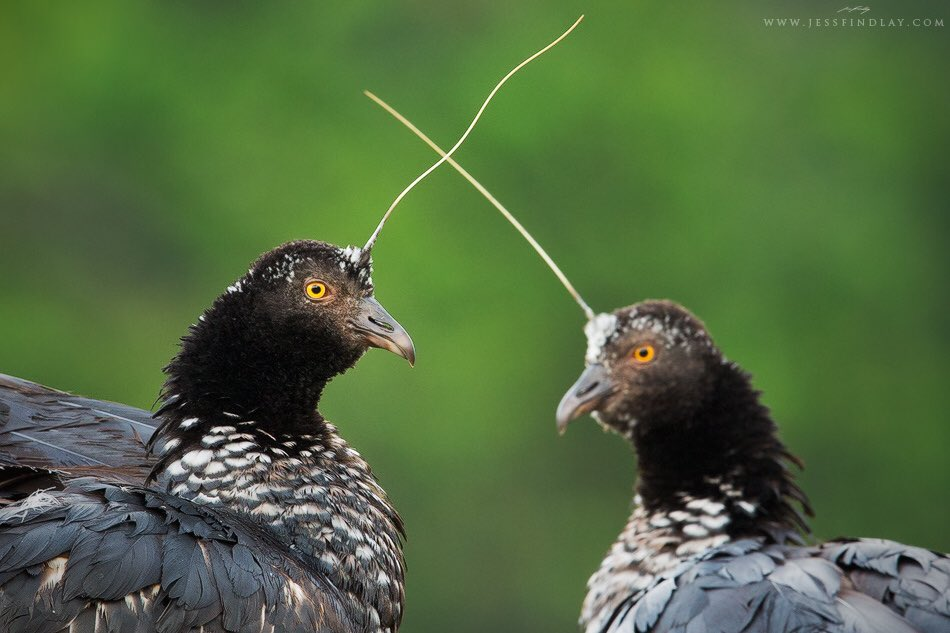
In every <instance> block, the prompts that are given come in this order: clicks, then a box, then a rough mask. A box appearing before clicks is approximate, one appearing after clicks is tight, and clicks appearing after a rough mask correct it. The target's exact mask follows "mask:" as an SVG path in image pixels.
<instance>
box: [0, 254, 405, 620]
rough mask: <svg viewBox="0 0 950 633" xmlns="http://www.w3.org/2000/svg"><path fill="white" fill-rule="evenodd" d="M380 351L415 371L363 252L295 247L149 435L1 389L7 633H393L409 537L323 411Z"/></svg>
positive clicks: (126, 421) (91, 408)
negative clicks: (324, 399)
mask: <svg viewBox="0 0 950 633" xmlns="http://www.w3.org/2000/svg"><path fill="white" fill-rule="evenodd" d="M369 347H377V348H382V349H386V350H388V351H391V352H393V353H395V354H397V355H398V356H401V357H403V358H404V359H406V360H407V361H409V363H410V364H412V363H414V362H415V348H414V346H413V343H412V340H411V338H410V337H409V335H408V333H407V332H406V330H405V329H404V328H403V327H402V326H401V325H400V324H399V323H398V322H397V321H396V320H395V319H394V318H393V317H392V316H391V315H390V314H389V313H388V312H387V311H386V310H385V309H384V308H383V307H382V305H381V304H380V303H379V302H378V301H377V300H376V298H375V288H374V285H373V281H372V260H371V258H370V256H369V252H368V249H365V248H363V249H360V248H357V247H346V248H340V247H338V246H335V245H333V244H329V243H326V242H320V241H315V240H300V241H294V242H289V243H286V244H283V245H281V246H279V247H277V248H275V249H273V250H271V251H268V252H266V253H264V254H263V255H261V256H260V258H258V259H257V260H256V261H255V262H254V263H253V264H252V265H251V267H250V269H249V270H248V272H247V273H246V274H245V275H243V276H242V277H241V278H240V279H238V280H237V281H235V282H234V283H233V284H232V285H230V286H229V287H228V288H227V289H226V291H225V292H223V293H222V294H221V295H220V296H218V297H217V298H216V299H215V300H214V302H213V303H212V305H211V306H210V307H209V308H208V309H207V310H205V311H204V313H203V314H201V316H199V318H198V321H197V322H196V323H195V324H194V325H192V326H191V328H190V329H189V331H188V332H187V334H186V335H185V336H184V337H183V338H182V341H181V346H180V349H179V351H178V353H177V355H176V356H175V357H174V358H173V359H172V360H171V362H170V363H169V364H168V366H167V367H166V368H165V373H166V382H165V385H164V388H163V390H162V392H161V396H160V406H159V408H158V410H157V412H156V414H155V417H154V419H151V418H150V416H149V414H148V413H147V412H145V411H141V410H138V409H135V408H133V407H128V406H125V405H119V404H115V403H108V402H101V401H96V400H91V399H86V398H81V397H75V396H70V395H68V394H65V393H63V392H59V391H56V390H53V389H49V388H46V387H42V386H40V385H37V384H35V383H30V382H28V381H23V380H19V379H14V378H11V377H4V378H3V379H2V380H0V425H2V426H3V429H2V432H0V436H2V437H3V442H4V444H3V447H2V448H0V482H2V486H3V491H4V492H3V495H2V496H3V498H4V503H3V505H2V507H0V630H3V631H9V632H10V633H16V632H21V631H22V632H27V631H29V632H34V631H35V632H44V633H45V632H49V633H59V632H66V631H69V632H86V631H89V632H92V631H97V632H98V631H117V632H122V633H126V632H130V633H131V632H146V631H162V632H167V633H173V632H184V631H202V632H204V633H218V632H221V633H223V632H225V631H227V632H241V633H245V632H251V631H253V632H255V633H261V632H265V631H290V632H304V631H307V632H311V631H319V632H327V633H330V632H332V633H356V632H363V633H383V632H386V633H394V632H395V631H397V630H398V627H399V624H400V622H401V619H402V612H403V603H404V575H405V563H404V558H403V552H402V544H403V540H404V538H405V531H404V526H403V522H402V519H401V518H400V516H399V514H398V512H397V511H396V509H395V508H394V506H393V504H392V503H391V502H390V500H389V498H388V496H387V495H386V493H385V491H384V490H383V489H382V487H381V486H380V485H379V483H378V482H377V480H376V478H375V476H374V475H373V473H372V470H371V469H370V467H369V465H368V464H367V463H366V461H365V460H364V459H363V458H362V457H361V456H360V454H359V453H358V452H357V451H356V450H354V449H353V448H352V447H350V446H349V444H347V442H346V441H345V440H344V439H343V438H342V437H341V436H340V434H339V432H338V431H337V428H336V427H335V426H334V425H333V424H332V423H331V422H330V421H328V420H327V419H325V418H324V417H323V416H322V415H321V414H320V412H319V410H318V404H319V401H320V397H321V394H322V392H323V390H324V388H325V387H326V385H327V383H328V382H329V381H330V380H332V379H333V378H334V377H335V376H337V375H339V374H341V373H344V372H345V371H347V370H348V369H349V368H351V367H352V366H354V365H355V364H356V362H357V361H358V360H359V358H360V357H361V356H362V355H363V354H364V353H365V352H366V351H367V349H368V348H369ZM11 438H12V439H11Z"/></svg>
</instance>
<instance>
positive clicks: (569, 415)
mask: <svg viewBox="0 0 950 633" xmlns="http://www.w3.org/2000/svg"><path fill="white" fill-rule="evenodd" d="M614 391H616V387H615V386H614V383H613V381H612V380H611V379H610V376H609V374H608V373H607V368H606V367H604V366H603V365H601V364H600V363H594V364H593V365H589V366H588V367H587V369H585V370H584V373H582V374H581V377H580V378H578V379H577V382H575V383H574V384H573V386H571V388H570V389H568V390H567V393H565V394H564V397H563V398H561V403H560V404H559V405H557V430H558V433H560V434H562V435H563V434H564V431H566V430H567V425H568V423H569V422H570V421H571V420H574V419H576V418H579V417H581V416H582V415H584V414H585V413H590V412H591V411H596V410H597V408H598V407H600V405H601V404H603V402H604V400H606V399H607V397H608V396H610V395H611V394H612V393H614Z"/></svg>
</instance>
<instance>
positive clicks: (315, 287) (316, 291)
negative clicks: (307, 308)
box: [306, 281, 329, 301]
mask: <svg viewBox="0 0 950 633" xmlns="http://www.w3.org/2000/svg"><path fill="white" fill-rule="evenodd" d="M306 289H307V298H308V299H311V300H313V301H319V300H321V299H326V298H327V294H328V292H329V290H328V289H327V285H326V284H325V283H323V282H322V281H308V282H307V286H306Z"/></svg>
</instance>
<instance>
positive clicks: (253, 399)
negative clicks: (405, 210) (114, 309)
mask: <svg viewBox="0 0 950 633" xmlns="http://www.w3.org/2000/svg"><path fill="white" fill-rule="evenodd" d="M369 347H379V348H383V349H387V350H389V351H391V352H393V353H395V354H397V355H399V356H402V357H403V358H405V359H406V360H408V361H409V362H410V363H413V362H414V361H415V350H414V348H413V345H412V340H411V339H410V338H409V335H408V334H407V333H406V331H405V330H404V329H403V328H402V326H400V325H399V323H397V322H396V320H395V319H393V318H392V317H391V316H390V315H389V313H387V312H386V310H385V309H384V308H383V307H382V306H381V305H380V304H379V302H377V301H376V299H375V297H374V288H373V281H372V261H371V260H370V258H368V257H365V256H364V253H363V251H362V250H361V249H359V248H356V247H347V248H339V247H337V246H334V245H332V244H327V243H326V242H318V241H311V240H301V241H296V242H289V243H287V244H284V245H282V246H279V247H277V248H275V249H274V250H271V251H268V252H267V253H264V254H263V255H261V257H260V258H259V259H258V260H257V261H256V262H255V263H254V264H253V265H252V266H251V268H250V270H248V272H247V274H245V275H244V276H243V277H241V278H240V279H238V280H237V281H236V282H234V284H232V285H231V286H229V287H228V288H227V290H226V291H225V292H224V293H223V294H222V295H221V296H219V297H218V298H217V299H216V300H215V301H214V303H213V305H212V306H211V307H210V308H209V309H208V310H206V311H205V313H204V314H203V315H202V316H201V317H200V318H199V321H198V323H197V324H196V325H194V326H193V327H192V329H191V332H190V333H189V334H188V335H187V336H185V337H184V338H183V339H182V348H181V352H180V353H179V354H178V356H177V357H176V358H175V359H174V360H173V361H172V362H171V364H170V365H169V367H168V368H167V369H166V371H167V372H168V374H169V380H168V383H167V385H166V390H165V392H166V396H167V403H168V404H171V405H173V406H174V405H175V399H176V398H177V399H181V398H184V397H185V396H182V394H183V393H187V394H189V395H190V396H191V397H192V401H193V402H194V400H195V399H196V397H198V396H200V398H201V399H202V400H203V401H214V400H219V401H223V402H214V403H213V406H214V407H215V408H217V407H219V406H228V407H231V408H230V409H228V410H229V411H230V410H233V409H235V408H237V409H241V408H244V409H251V408H268V407H271V408H275V409H279V410H281V412H282V413H287V412H288V410H294V409H307V408H309V409H311V410H312V407H313V406H314V405H315V403H316V400H317V399H318V398H319V395H320V392H321V391H322V389H323V386H324V385H325V384H326V382H327V381H329V380H330V379H331V378H332V377H333V376H335V375H337V374H339V373H341V372H344V371H346V370H347V369H349V368H350V367H352V366H353V365H354V364H355V363H356V361H357V360H359V358H360V356H362V355H363V353H364V352H365V351H366V350H367V349H368V348H369ZM168 399H170V401H168ZM236 412H237V411H236Z"/></svg>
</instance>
